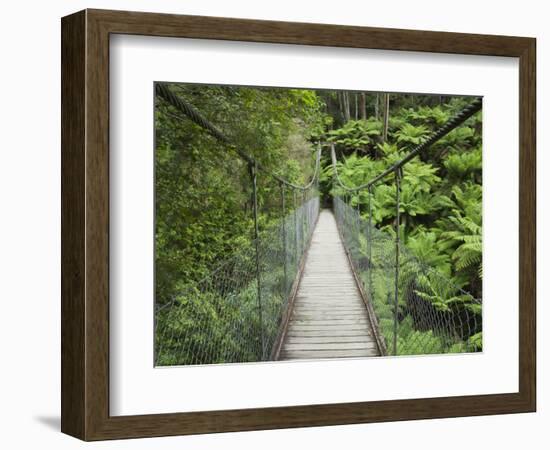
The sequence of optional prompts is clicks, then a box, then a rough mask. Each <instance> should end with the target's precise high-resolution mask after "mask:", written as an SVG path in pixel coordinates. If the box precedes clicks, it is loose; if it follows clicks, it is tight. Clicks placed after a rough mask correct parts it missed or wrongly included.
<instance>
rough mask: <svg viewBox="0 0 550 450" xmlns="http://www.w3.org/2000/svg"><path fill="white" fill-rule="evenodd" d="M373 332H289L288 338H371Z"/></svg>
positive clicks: (354, 330) (355, 330) (361, 330)
mask: <svg viewBox="0 0 550 450" xmlns="http://www.w3.org/2000/svg"><path fill="white" fill-rule="evenodd" d="M371 334H372V333H371V332H370V331H369V332H368V333H367V332H366V330H363V329H347V330H343V329H333V330H315V329H308V330H303V329H302V330H289V331H288V333H287V335H286V337H287V338H288V339H292V338H293V337H303V336H306V337H307V336H309V337H314V336H316V337H338V336H340V337H342V336H371Z"/></svg>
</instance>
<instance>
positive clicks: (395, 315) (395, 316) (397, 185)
mask: <svg viewBox="0 0 550 450" xmlns="http://www.w3.org/2000/svg"><path fill="white" fill-rule="evenodd" d="M400 196H401V169H400V168H398V169H396V170H395V216H396V217H395V284H394V295H395V296H394V305H393V307H394V311H393V354H394V355H397V323H398V321H399V317H398V316H399V315H398V310H399V223H400V217H399V209H400V206H401V205H400V202H401V198H400Z"/></svg>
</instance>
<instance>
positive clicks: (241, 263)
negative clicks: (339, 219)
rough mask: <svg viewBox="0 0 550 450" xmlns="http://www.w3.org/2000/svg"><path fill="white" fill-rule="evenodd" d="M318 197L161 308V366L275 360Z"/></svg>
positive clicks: (157, 343) (158, 319) (158, 330)
mask: <svg viewBox="0 0 550 450" xmlns="http://www.w3.org/2000/svg"><path fill="white" fill-rule="evenodd" d="M309 195H311V197H310V198H309V199H307V200H305V201H304V202H303V203H302V204H301V205H300V206H298V205H297V207H296V208H294V209H292V210H290V211H289V213H288V214H287V215H286V216H285V217H284V219H281V220H278V221H276V222H274V223H272V225H270V226H269V227H267V228H266V229H264V230H261V231H260V234H259V238H258V246H257V248H258V255H257V256H258V258H257V259H256V246H255V243H256V242H255V241H254V242H252V245H251V246H250V247H248V249H247V250H246V251H245V252H242V253H239V254H236V255H234V256H233V257H232V258H230V259H228V260H226V261H224V262H222V263H221V264H219V265H218V267H217V268H215V269H214V270H213V271H212V273H211V274H210V276H208V277H207V278H205V279H203V280H202V281H200V282H199V283H197V284H196V285H194V286H193V287H189V288H188V289H186V290H185V292H181V293H180V294H178V295H177V296H175V298H173V299H172V301H171V302H170V303H168V304H166V305H164V306H162V307H160V308H158V309H157V310H156V313H155V364H156V365H157V366H172V365H192V364H216V363H235V362H253V361H263V360H270V359H272V357H273V349H274V346H275V344H276V342H277V340H278V338H279V337H280V336H279V335H280V333H281V325H282V323H283V319H284V317H285V314H286V313H287V306H288V298H289V296H290V293H291V290H292V288H293V284H294V282H295V280H296V278H297V275H298V272H299V269H300V264H301V263H302V259H303V255H304V253H305V250H306V249H307V246H308V242H309V240H310V238H311V234H312V231H313V228H314V226H315V223H316V221H317V217H318V215H319V197H318V195H317V194H316V192H315V191H314V190H312V191H310V192H309Z"/></svg>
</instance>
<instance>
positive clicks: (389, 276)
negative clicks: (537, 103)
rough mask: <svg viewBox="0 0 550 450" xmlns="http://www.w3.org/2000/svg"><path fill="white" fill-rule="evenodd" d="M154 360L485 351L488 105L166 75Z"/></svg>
mask: <svg viewBox="0 0 550 450" xmlns="http://www.w3.org/2000/svg"><path fill="white" fill-rule="evenodd" d="M154 92H155V112H154V114H155V116H154V127H155V143H154V147H155V148H154V152H155V153H154V155H155V156H154V159H155V236H154V243H155V305H154V307H155V361H154V363H155V365H156V366H185V365H203V364H228V363H247V362H262V361H292V360H311V359H333V358H370V357H394V356H404V355H427V354H456V353H474V352H480V351H482V350H483V347H482V341H483V339H482V280H483V271H482V99H481V98H477V97H472V96H456V95H444V94H440V93H425V94H411V93H392V92H359V91H344V90H314V89H302V88H300V89H298V88H268V87H246V86H230V85H203V84H187V83H175V82H156V83H155V85H154Z"/></svg>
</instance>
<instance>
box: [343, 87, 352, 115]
mask: <svg viewBox="0 0 550 450" xmlns="http://www.w3.org/2000/svg"><path fill="white" fill-rule="evenodd" d="M342 98H343V100H344V119H346V122H349V121H350V119H351V110H350V109H351V108H350V105H349V92H342Z"/></svg>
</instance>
